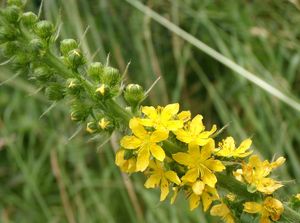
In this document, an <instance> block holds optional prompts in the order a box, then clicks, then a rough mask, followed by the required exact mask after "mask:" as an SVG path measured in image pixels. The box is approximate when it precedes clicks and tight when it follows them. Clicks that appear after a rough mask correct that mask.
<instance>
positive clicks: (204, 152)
mask: <svg viewBox="0 0 300 223" xmlns="http://www.w3.org/2000/svg"><path fill="white" fill-rule="evenodd" d="M211 154H212V150H211V148H210V147H209V146H203V147H202V149H201V153H200V156H201V160H207V159H209V158H210V157H211Z"/></svg>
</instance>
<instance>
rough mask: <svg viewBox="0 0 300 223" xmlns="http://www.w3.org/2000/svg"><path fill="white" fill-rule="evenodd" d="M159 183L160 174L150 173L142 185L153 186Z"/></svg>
mask: <svg viewBox="0 0 300 223" xmlns="http://www.w3.org/2000/svg"><path fill="white" fill-rule="evenodd" d="M159 183H160V175H158V174H152V175H150V177H149V178H148V179H147V180H146V182H145V184H144V186H145V187H146V188H155V187H157V186H158V185H159Z"/></svg>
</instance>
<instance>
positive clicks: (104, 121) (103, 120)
mask: <svg viewBox="0 0 300 223" xmlns="http://www.w3.org/2000/svg"><path fill="white" fill-rule="evenodd" d="M98 125H99V127H100V129H102V130H108V129H109V127H110V126H111V122H110V121H109V120H108V119H107V118H101V119H100V121H99V122H98Z"/></svg>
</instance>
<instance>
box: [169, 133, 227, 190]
mask: <svg viewBox="0 0 300 223" xmlns="http://www.w3.org/2000/svg"><path fill="white" fill-rule="evenodd" d="M213 148H214V142H213V140H212V139H211V140H210V142H209V143H208V144H207V145H206V146H203V147H202V148H201V150H200V148H199V146H197V145H189V149H188V151H187V153H183V152H179V153H176V154H173V159H174V160H175V161H176V162H178V163H180V164H182V165H184V166H187V167H188V171H187V172H186V174H185V175H184V176H183V177H182V181H183V182H190V183H193V182H195V181H196V180H197V179H198V178H199V177H200V179H201V180H202V181H203V182H204V183H205V184H207V185H208V186H210V187H215V184H216V182H217V178H216V176H215V174H214V171H216V172H221V171H223V170H224V169H225V166H224V165H223V164H222V162H221V161H220V160H215V159H214V158H213V157H212V156H211V155H212V150H213Z"/></svg>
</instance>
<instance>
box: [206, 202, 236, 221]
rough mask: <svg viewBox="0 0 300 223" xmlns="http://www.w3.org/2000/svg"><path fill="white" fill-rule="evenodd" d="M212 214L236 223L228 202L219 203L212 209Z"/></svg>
mask: <svg viewBox="0 0 300 223" xmlns="http://www.w3.org/2000/svg"><path fill="white" fill-rule="evenodd" d="M210 214H211V215H212V216H219V217H221V218H222V219H223V221H224V222H225V223H235V220H234V217H233V215H232V213H231V211H230V209H229V208H228V207H227V205H226V204H224V203H222V204H217V205H215V206H213V207H212V208H211V209H210Z"/></svg>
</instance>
